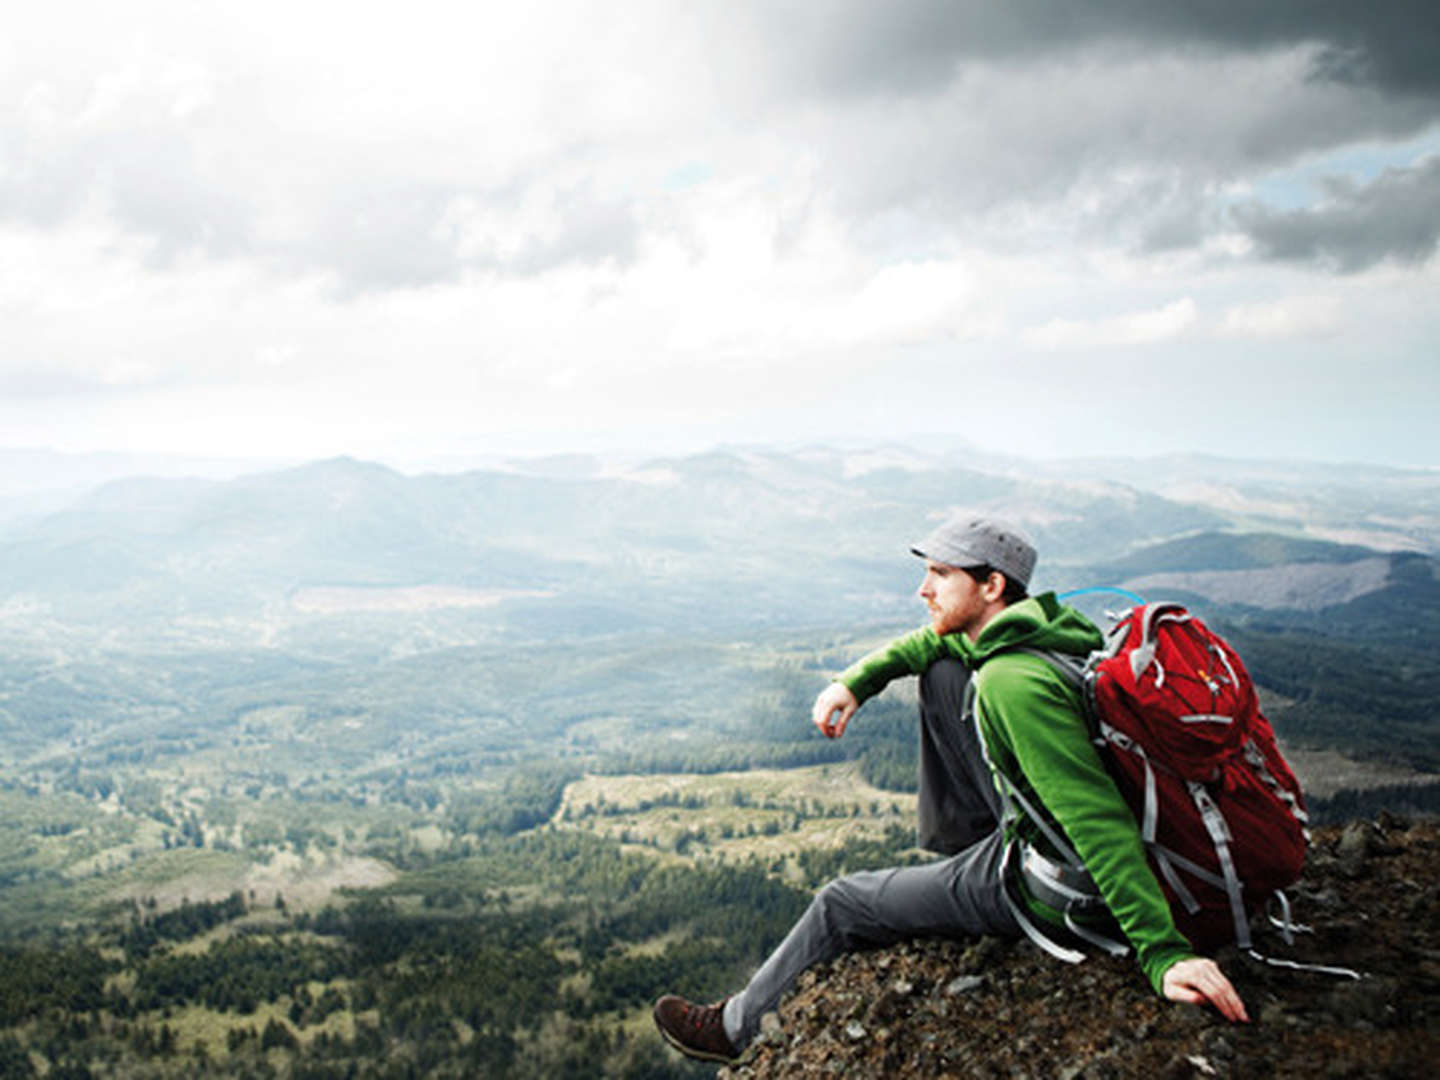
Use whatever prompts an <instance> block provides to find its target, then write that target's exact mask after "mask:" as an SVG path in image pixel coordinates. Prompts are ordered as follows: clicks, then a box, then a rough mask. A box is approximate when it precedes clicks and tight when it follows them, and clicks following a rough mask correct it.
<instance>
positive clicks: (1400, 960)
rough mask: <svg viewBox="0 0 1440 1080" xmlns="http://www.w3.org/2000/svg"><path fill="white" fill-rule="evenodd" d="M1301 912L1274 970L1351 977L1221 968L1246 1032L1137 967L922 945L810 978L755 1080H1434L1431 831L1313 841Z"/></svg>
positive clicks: (1439, 902)
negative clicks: (1331, 971) (1160, 993)
mask: <svg viewBox="0 0 1440 1080" xmlns="http://www.w3.org/2000/svg"><path fill="white" fill-rule="evenodd" d="M1291 895H1292V900H1293V901H1294V905H1295V917H1296V918H1297V919H1298V920H1299V921H1300V922H1302V923H1305V924H1308V925H1310V926H1311V927H1312V928H1313V931H1314V932H1313V933H1312V934H1308V935H1302V936H1300V937H1298V938H1297V939H1296V943H1295V945H1294V946H1286V945H1285V944H1284V943H1283V942H1282V941H1280V940H1279V938H1278V936H1276V935H1273V934H1267V936H1266V937H1265V938H1264V939H1263V940H1262V941H1260V942H1258V943H1257V945H1258V947H1259V949H1260V951H1261V952H1263V953H1265V954H1266V955H1267V956H1270V957H1272V958H1282V959H1293V960H1298V961H1303V962H1307V963H1314V964H1324V965H1329V966H1335V967H1343V968H1349V969H1352V970H1354V971H1356V972H1358V973H1360V975H1361V977H1360V978H1359V979H1351V978H1342V977H1334V976H1330V975H1323V974H1314V973H1309V972H1299V971H1294V970H1288V969H1285V968H1280V967H1274V966H1269V965H1267V964H1264V963H1260V962H1258V961H1255V960H1253V959H1251V958H1249V957H1248V956H1244V955H1241V954H1239V953H1238V952H1236V951H1235V950H1233V949H1232V950H1228V951H1227V952H1225V953H1223V954H1222V955H1221V956H1220V957H1219V958H1218V959H1219V960H1220V963H1221V965H1222V966H1223V967H1224V968H1225V970H1226V971H1227V973H1228V974H1229V975H1230V977H1231V978H1232V980H1233V981H1234V982H1235V984H1236V986H1237V987H1238V989H1239V990H1240V992H1241V995H1242V996H1243V997H1244V999H1245V1001H1246V1004H1247V1007H1248V1009H1249V1012H1250V1017H1251V1022H1250V1023H1249V1024H1243V1025H1231V1024H1228V1023H1226V1022H1225V1021H1224V1020H1223V1019H1222V1018H1220V1017H1219V1015H1218V1014H1216V1013H1214V1012H1212V1011H1210V1010H1202V1009H1199V1008H1196V1007H1193V1006H1186V1005H1173V1004H1170V1003H1168V1002H1165V1001H1163V1000H1161V999H1160V998H1158V997H1156V996H1155V995H1154V994H1153V993H1152V992H1151V991H1150V989H1149V986H1148V984H1147V983H1146V982H1145V981H1144V979H1143V977H1142V976H1141V975H1140V972H1139V969H1138V968H1137V967H1136V966H1135V964H1134V962H1133V961H1132V960H1126V959H1113V958H1109V957H1096V958H1092V959H1090V960H1087V961H1086V962H1085V963H1084V964H1083V965H1079V966H1074V967H1072V966H1069V965H1065V964H1062V963H1060V962H1059V961H1056V960H1053V959H1051V958H1050V957H1049V956H1047V955H1045V954H1044V953H1042V952H1040V951H1039V950H1038V949H1036V948H1035V947H1034V946H1032V945H1030V944H1029V943H1028V942H1003V941H999V940H995V939H975V940H969V941H918V942H912V943H909V944H905V945H901V946H898V947H895V948H892V949H884V950H876V951H873V952H868V953H858V954H854V955H851V956H847V957H842V958H841V959H840V960H838V961H836V962H835V963H833V964H831V965H828V966H825V967H821V968H818V969H816V970H814V971H811V972H808V973H807V974H806V975H805V976H804V977H803V978H802V980H801V982H800V984H799V985H798V986H797V987H796V989H795V991H794V992H793V993H792V994H791V995H789V996H788V997H787V998H786V999H785V1000H784V1001H783V1002H782V1003H781V1007H780V1024H779V1025H778V1027H777V1026H774V1025H771V1024H767V1025H766V1030H765V1032H764V1033H763V1034H762V1036H761V1038H760V1039H759V1040H757V1045H756V1047H755V1048H754V1049H753V1050H752V1053H751V1055H750V1056H749V1057H748V1058H747V1059H745V1060H744V1061H742V1062H741V1064H740V1065H738V1066H736V1067H733V1068H729V1069H722V1070H720V1074H719V1075H720V1076H722V1077H727V1078H729V1080H740V1078H746V1080H758V1078H761V1077H807V1078H808V1077H826V1076H838V1075H840V1074H842V1073H843V1074H844V1075H845V1076H847V1077H896V1076H916V1077H957V1078H958V1077H1006V1078H1019V1077H1033V1078H1036V1080H1041V1078H1046V1080H1048V1078H1052V1077H1054V1078H1062V1080H1100V1078H1107V1080H1122V1078H1123V1080H1129V1078H1135V1080H1139V1078H1145V1080H1150V1078H1156V1077H1159V1078H1166V1077H1174V1078H1182V1077H1184V1078H1188V1077H1236V1078H1250V1077H1304V1078H1306V1080H1314V1078H1322V1077H1397V1078H1399V1077H1403V1078H1418V1077H1430V1076H1436V1075H1440V829H1437V826H1436V823H1434V822H1426V823H1411V822H1409V821H1406V820H1403V819H1400V818H1396V817H1394V816H1391V815H1381V817H1380V818H1378V819H1377V820H1376V821H1373V822H1355V823H1352V824H1350V825H1347V826H1344V827H1343V828H1341V827H1333V828H1326V829H1321V830H1317V832H1316V835H1315V838H1314V843H1313V845H1312V847H1311V852H1310V859H1309V862H1308V865H1307V868H1306V872H1305V874H1304V876H1303V878H1302V879H1301V881H1300V882H1299V883H1298V884H1297V885H1296V887H1295V888H1294V889H1292V890H1291Z"/></svg>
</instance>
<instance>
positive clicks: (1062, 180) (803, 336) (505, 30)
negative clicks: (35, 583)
mask: <svg viewBox="0 0 1440 1080" xmlns="http://www.w3.org/2000/svg"><path fill="white" fill-rule="evenodd" d="M7 23H8V25H7V32H6V34H5V36H4V38H3V39H0V447H5V446H9V447H19V446H27V447H51V448H54V449H58V450H67V451H92V450H116V451H129V452H146V453H154V452H161V453H174V454H204V455H233V456H241V457H252V458H253V457H291V458H294V457H300V458H304V457H318V456H322V455H330V454H336V453H350V454H355V455H357V456H362V457H369V458H377V459H381V460H389V461H392V462H394V463H400V464H404V463H415V462H422V461H428V460H438V459H441V458H459V457H463V456H464V455H467V454H482V453H495V452H503V451H506V450H513V451H517V452H524V453H532V452H538V451H542V450H549V449H556V450H563V449H589V448H632V449H655V450H665V451H673V450H684V449H695V448H699V447H702V446H705V445H708V444H712V443H716V442H721V441H748V442H754V441H772V442H786V443H793V442H797V441H805V440H814V439H818V440H827V439H828V440H841V439H849V438H860V439H867V440H873V439H877V438H883V439H896V440H900V441H904V440H907V439H913V438H917V437H920V436H922V435H948V436H955V437H960V438H965V439H967V440H969V441H971V442H973V443H976V444H979V445H981V446H983V447H986V448H990V449H1010V450H1017V451H1020V452H1022V453H1026V454H1031V455H1070V454H1077V453H1094V452H1104V453H1109V452H1117V451H1119V452H1130V453H1159V452H1167V451H1174V450H1205V451H1210V452H1215V453H1224V454H1231V455H1235V456H1276V457H1298V458H1313V459H1321V460H1364V461H1376V462H1390V463H1397V464H1413V465H1425V466H1440V435H1437V432H1440V424H1437V423H1436V419H1435V415H1434V414H1435V411H1436V408H1437V406H1440V356H1437V345H1440V304H1437V303H1436V298H1437V296H1440V288H1437V286H1440V259H1437V258H1436V254H1435V252H1436V246H1437V235H1440V63H1437V62H1436V60H1435V58H1436V56H1440V7H1437V5H1436V4H1435V3H1434V0H1416V2H1410V3H1407V2H1389V0H1368V2H1366V3H1348V2H1333V3H1330V2H1313V0H1267V2H1265V3H1256V2H1254V0H1203V2H1202V0H1168V2H1167V0H1096V2H1091V3H1079V2H1077V3H1066V4H1058V3H1053V2H1051V0H1004V2H1001V0H996V2H993V3H980V2H965V0H936V2H909V0H885V2H883V3H882V2H860V0H825V2H821V0H722V2H713V3H712V2H707V0H679V2H677V0H656V2H647V0H623V2H617V0H610V2H603V3H602V2H593V3H580V2H555V0H544V2H531V3H528V4H524V5H517V4H505V5H501V4H497V3H473V2H472V3H436V2H432V0H407V2H406V3H394V2H390V3H384V4H372V3H367V2H363V0H361V2H356V0H349V2H346V3H344V4H340V3H310V2H305V0H287V2H284V3H271V2H269V0H245V2H244V3H240V2H228V0H210V2H203V3H195V2H193V0H186V2H183V3H182V2H173V3H167V2H151V3H147V2H143V0H131V2H128V3H125V4H114V3H98V2H97V3H71V2H66V0H57V2H52V3H50V4H47V5H30V6H29V7H28V9H27V12H26V14H24V15H23V16H12V17H11V18H10V19H9V20H7Z"/></svg>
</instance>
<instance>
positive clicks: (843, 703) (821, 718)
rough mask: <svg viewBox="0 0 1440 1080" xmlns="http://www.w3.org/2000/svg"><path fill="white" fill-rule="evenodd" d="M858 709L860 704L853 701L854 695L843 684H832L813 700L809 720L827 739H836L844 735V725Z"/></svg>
mask: <svg viewBox="0 0 1440 1080" xmlns="http://www.w3.org/2000/svg"><path fill="white" fill-rule="evenodd" d="M859 707H860V702H858V701H856V700H855V695H854V694H852V693H851V692H850V688H849V687H848V686H846V685H845V684H844V683H838V682H832V683H831V684H830V685H829V686H827V687H826V688H825V689H824V690H821V691H820V696H819V697H817V698H816V699H815V707H814V708H813V709H812V710H810V719H811V720H813V721H815V726H816V727H818V728H819V729H820V730H821V732H822V733H823V734H824V735H825V737H826V738H827V739H838V738H839V737H840V736H841V735H844V734H845V725H846V724H848V723H849V722H850V718H851V717H852V716H854V715H855V710H856V709H858V708H859Z"/></svg>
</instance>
